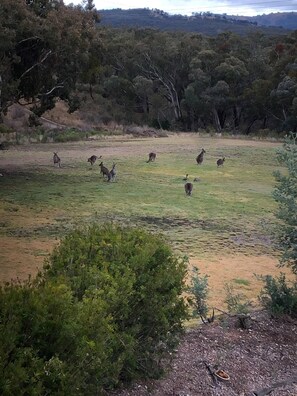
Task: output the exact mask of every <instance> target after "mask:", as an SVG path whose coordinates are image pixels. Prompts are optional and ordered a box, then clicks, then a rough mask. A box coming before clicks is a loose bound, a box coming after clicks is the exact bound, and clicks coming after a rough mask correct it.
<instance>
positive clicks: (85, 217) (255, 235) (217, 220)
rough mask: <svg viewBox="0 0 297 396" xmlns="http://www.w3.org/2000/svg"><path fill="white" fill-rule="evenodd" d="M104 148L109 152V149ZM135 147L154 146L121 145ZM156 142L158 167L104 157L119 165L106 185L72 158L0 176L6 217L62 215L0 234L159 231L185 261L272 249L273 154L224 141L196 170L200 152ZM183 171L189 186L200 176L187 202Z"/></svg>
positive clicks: (94, 171) (131, 159)
mask: <svg viewBox="0 0 297 396" xmlns="http://www.w3.org/2000/svg"><path fill="white" fill-rule="evenodd" d="M104 144H105V146H106V147H107V146H108V144H109V143H108V142H107V143H106V142H104ZM140 144H147V145H148V147H149V144H151V140H149V139H147V140H143V143H139V142H138V141H135V142H125V143H124V145H126V146H129V145H130V146H133V145H134V146H135V147H136V148H137V147H138V146H139V147H140ZM154 144H155V145H157V144H160V145H162V147H167V146H166V145H168V149H167V151H166V150H165V152H164V153H162V154H161V155H158V156H157V160H156V162H155V163H150V164H147V163H146V162H145V160H144V158H143V155H142V154H141V153H137V150H136V154H135V155H132V156H125V157H121V156H114V157H113V156H112V157H110V158H108V159H107V160H106V163H107V164H108V165H109V166H111V164H112V162H113V161H114V162H116V163H117V171H118V177H117V181H116V182H114V183H107V182H105V181H103V179H102V177H101V175H100V174H99V167H98V163H96V165H95V166H94V169H91V170H90V167H89V166H88V165H87V164H86V161H85V160H84V161H82V160H77V159H73V163H74V165H73V167H72V166H70V165H67V164H66V165H64V164H65V162H63V161H62V164H63V167H62V168H61V169H55V168H54V167H52V166H48V167H40V168H38V167H34V168H32V167H30V166H23V167H22V168H21V169H19V170H18V171H14V172H11V173H10V174H9V177H2V178H1V179H0V201H2V204H3V205H4V206H5V210H6V212H7V216H9V211H17V212H18V213H19V214H20V215H21V213H22V208H23V209H24V210H25V209H26V210H29V211H31V212H32V216H33V217H34V213H39V214H40V213H42V211H47V212H51V211H52V212H57V211H59V216H58V217H57V216H53V217H52V218H51V223H52V225H47V226H41V227H36V226H32V227H30V226H27V227H25V228H23V227H19V228H17V227H11V226H9V225H8V226H5V224H6V223H5V222H4V227H2V229H1V233H2V234H3V233H4V234H5V233H6V234H7V235H24V234H25V235H29V236H36V237H38V236H46V235H47V236H51V237H52V236H55V237H58V238H59V237H60V236H61V235H63V234H64V233H65V232H67V231H68V230H69V229H71V228H72V227H74V226H80V225H84V224H88V223H90V222H93V221H96V222H103V221H117V222H120V223H122V224H128V225H140V226H144V227H146V228H147V229H149V230H151V231H153V232H162V233H164V234H165V235H166V236H167V237H168V239H169V241H170V242H171V243H172V245H173V246H174V247H175V248H176V249H177V250H179V251H181V252H183V253H186V254H188V255H196V256H197V255H199V256H203V255H209V254H212V253H217V252H221V251H228V252H230V251H232V250H234V249H236V250H237V251H242V252H249V251H250V250H251V249H252V250H253V251H254V252H256V253H265V252H267V251H271V249H272V246H271V244H270V243H268V242H267V241H268V238H269V235H270V234H271V227H272V226H273V223H274V222H275V218H274V212H275V203H274V201H273V199H272V196H271V192H272V190H273V186H274V179H273V176H272V172H273V171H274V170H275V169H276V168H277V163H276V159H275V148H272V147H270V146H268V147H267V148H265V147H264V148H263V145H262V146H259V148H257V147H256V148H255V147H250V146H249V145H248V143H247V145H246V146H244V145H240V146H238V147H237V146H231V147H229V146H228V141H226V144H225V147H224V141H223V143H222V144H221V147H220V148H216V147H214V148H213V149H208V150H207V154H206V158H205V162H204V163H203V165H202V166H200V167H198V166H197V165H196V163H195V156H196V153H197V151H198V150H196V149H195V150H194V149H193V150H191V151H190V152H189V150H187V149H185V148H183V147H182V146H181V147H180V145H179V144H178V143H176V144H174V143H172V142H171V141H170V144H169V142H167V139H159V142H157V143H156V142H154ZM43 147H44V146H43ZM148 151H149V149H148ZM49 152H51V150H50V149H49ZM33 155H34V153H33ZM222 156H225V157H226V162H225V165H224V167H222V168H217V167H216V159H217V158H219V157H222ZM104 161H105V160H104ZM186 173H189V175H190V181H192V180H193V178H194V177H200V178H201V181H200V182H197V183H194V190H193V195H192V196H191V197H186V196H185V193H184V181H183V180H182V179H183V177H184V175H185V174H186ZM263 219H265V221H264V222H263ZM266 236H267V238H266V239H265V238H264V237H266Z"/></svg>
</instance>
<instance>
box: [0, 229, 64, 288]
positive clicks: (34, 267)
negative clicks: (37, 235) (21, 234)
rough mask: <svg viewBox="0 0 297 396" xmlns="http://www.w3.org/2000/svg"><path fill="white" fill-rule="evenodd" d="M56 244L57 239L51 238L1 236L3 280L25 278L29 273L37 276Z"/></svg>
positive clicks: (0, 268) (0, 260) (1, 270)
mask: <svg viewBox="0 0 297 396" xmlns="http://www.w3.org/2000/svg"><path fill="white" fill-rule="evenodd" d="M55 244H57V241H54V240H50V239H44V240H31V239H28V238H10V237H6V236H1V251H0V273H1V281H2V282H8V281H10V280H11V279H16V278H18V279H20V280H25V279H27V278H28V276H29V275H32V276H35V275H36V273H37V272H38V270H40V269H41V268H42V266H43V263H44V260H45V258H46V257H47V256H48V255H49V253H50V252H51V251H52V249H53V247H54V246H55Z"/></svg>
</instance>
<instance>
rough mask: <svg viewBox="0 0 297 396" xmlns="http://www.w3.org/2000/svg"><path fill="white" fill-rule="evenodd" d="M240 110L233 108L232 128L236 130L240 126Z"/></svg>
mask: <svg viewBox="0 0 297 396" xmlns="http://www.w3.org/2000/svg"><path fill="white" fill-rule="evenodd" d="M240 116H241V109H240V107H239V106H238V105H235V106H233V122H234V128H238V127H239V124H240Z"/></svg>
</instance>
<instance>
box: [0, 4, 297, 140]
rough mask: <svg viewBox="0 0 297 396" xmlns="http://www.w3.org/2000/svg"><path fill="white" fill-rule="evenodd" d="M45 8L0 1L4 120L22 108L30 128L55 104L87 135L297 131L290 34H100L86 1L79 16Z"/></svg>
mask: <svg viewBox="0 0 297 396" xmlns="http://www.w3.org/2000/svg"><path fill="white" fill-rule="evenodd" d="M49 3H50V4H51V6H50V7H48V8H47V7H45V6H44V2H41V1H39V0H36V1H35V2H28V4H27V3H26V2H24V1H22V0H15V7H14V8H13V10H12V9H11V2H10V0H3V1H2V5H3V6H2V7H1V11H0V23H1V26H2V27H3V29H2V31H3V32H4V33H3V34H4V36H3V40H1V47H0V56H1V59H2V63H1V66H0V77H1V81H2V82H1V89H0V99H1V100H0V112H1V113H2V114H5V112H6V111H7V109H8V108H9V106H10V105H12V104H13V103H16V102H18V103H21V104H22V105H24V104H27V106H28V105H29V107H30V109H31V110H32V111H33V115H32V117H30V120H29V121H30V125H33V126H34V125H38V117H40V116H41V115H42V114H43V113H44V112H45V111H46V110H49V109H52V108H53V107H54V106H55V102H56V100H57V99H62V100H64V101H65V102H66V103H67V104H68V106H69V112H70V113H71V112H74V111H76V110H77V109H79V108H80V110H81V118H82V120H84V122H85V123H86V125H93V126H98V125H102V124H104V125H106V124H109V123H110V122H116V123H118V124H124V125H125V124H137V125H144V124H146V125H149V126H150V127H154V128H162V129H171V130H181V131H197V130H199V129H203V130H206V131H208V132H219V133H221V132H227V133H230V132H232V133H245V134H249V133H251V132H253V133H264V134H267V131H268V130H274V131H276V132H277V133H282V132H286V131H290V130H292V131H296V128H297V63H296V55H297V31H294V32H290V33H288V34H285V35H284V34H282V35H277V36H271V35H267V34H264V33H263V32H258V31H257V32H256V31H254V32H250V33H249V34H247V35H245V36H240V35H237V34H234V33H232V32H230V31H227V32H223V33H220V34H217V35H216V36H213V37H212V36H207V35H202V34H198V33H186V32H164V31H160V30H157V29H143V28H129V29H128V28H127V29H124V28H123V29H114V28H108V27H104V26H102V25H101V24H99V25H98V15H97V13H96V12H95V10H94V7H93V5H92V1H90V2H88V3H87V6H86V7H85V8H82V7H74V6H72V7H70V6H69V7H66V6H65V5H64V4H63V2H61V1H58V0H57V1H56V2H48V4H49ZM162 18H163V17H162ZM164 18H166V16H164ZM164 18H163V19H164ZM19 21H21V22H19ZM259 130H261V131H260V132H259ZM263 130H264V132H263Z"/></svg>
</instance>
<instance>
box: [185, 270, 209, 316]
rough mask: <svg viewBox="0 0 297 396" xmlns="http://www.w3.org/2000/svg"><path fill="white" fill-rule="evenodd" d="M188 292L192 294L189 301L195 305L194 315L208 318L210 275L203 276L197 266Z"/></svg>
mask: <svg viewBox="0 0 297 396" xmlns="http://www.w3.org/2000/svg"><path fill="white" fill-rule="evenodd" d="M188 292H189V293H190V294H191V297H190V299H189V301H190V304H191V305H192V306H193V307H194V310H193V314H194V316H200V318H201V319H202V320H203V321H204V320H206V318H207V313H208V306H207V297H208V292H209V289H208V275H204V276H201V275H200V273H199V269H198V268H197V267H195V268H194V269H193V275H192V278H191V286H190V287H188ZM192 296H193V297H192Z"/></svg>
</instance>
